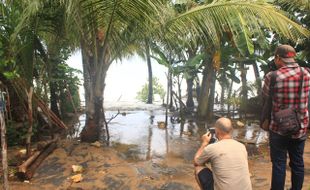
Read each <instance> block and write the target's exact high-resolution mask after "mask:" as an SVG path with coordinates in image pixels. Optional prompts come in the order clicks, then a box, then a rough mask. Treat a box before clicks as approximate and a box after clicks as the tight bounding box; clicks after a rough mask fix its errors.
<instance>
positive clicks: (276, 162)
mask: <svg viewBox="0 0 310 190" xmlns="http://www.w3.org/2000/svg"><path fill="white" fill-rule="evenodd" d="M269 144H270V157H271V162H272V180H271V189H272V190H283V189H284V184H285V171H286V160H287V153H288V155H289V158H290V162H289V166H290V168H291V174H292V175H291V176H292V177H291V182H292V190H300V189H302V185H303V182H304V159H303V153H304V148H305V140H299V139H291V138H289V137H283V136H281V135H278V134H276V133H273V132H270V135H269Z"/></svg>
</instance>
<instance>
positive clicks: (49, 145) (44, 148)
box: [17, 138, 58, 180]
mask: <svg viewBox="0 0 310 190" xmlns="http://www.w3.org/2000/svg"><path fill="white" fill-rule="evenodd" d="M57 140H58V138H55V139H53V140H51V141H47V142H43V143H41V144H40V145H38V146H39V148H40V149H41V150H37V151H36V152H34V154H33V155H32V156H30V157H29V158H28V159H27V160H26V161H25V162H24V163H23V164H21V165H20V166H19V167H18V172H17V176H18V177H19V179H21V180H25V179H28V180H29V179H31V178H32V177H33V175H34V173H35V170H36V169H37V168H38V167H39V166H40V164H41V163H42V162H43V160H44V159H45V158H46V157H47V156H48V155H49V154H50V153H51V152H53V150H55V149H56V147H57ZM42 144H45V145H42Z"/></svg>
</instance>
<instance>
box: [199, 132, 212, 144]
mask: <svg viewBox="0 0 310 190" xmlns="http://www.w3.org/2000/svg"><path fill="white" fill-rule="evenodd" d="M211 138H212V134H211V133H210V131H209V132H207V133H206V134H204V135H202V137H201V141H202V144H201V146H203V147H205V146H207V145H208V144H209V142H210V140H211Z"/></svg>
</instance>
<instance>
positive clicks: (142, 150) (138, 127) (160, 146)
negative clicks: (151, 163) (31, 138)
mask: <svg viewBox="0 0 310 190" xmlns="http://www.w3.org/2000/svg"><path fill="white" fill-rule="evenodd" d="M115 114H117V112H116V111H107V112H106V117H107V120H108V119H109V118H110V117H112V116H113V115H115ZM79 120H80V122H79V123H78V124H76V125H75V126H74V129H72V131H71V130H70V131H71V132H69V133H70V135H69V136H70V137H71V138H77V137H78V135H79V134H80V132H81V130H82V128H83V126H84V125H85V115H81V116H80V118H79ZM164 120H165V112H164V111H163V110H153V111H152V110H151V111H150V110H144V111H128V112H126V114H120V115H118V116H117V117H116V118H115V119H113V120H112V121H111V122H110V123H109V131H110V145H111V146H113V147H114V148H115V149H116V150H117V151H119V152H120V154H122V155H121V156H123V157H124V158H126V159H128V160H133V161H135V160H149V159H156V158H164V157H167V156H169V155H173V156H174V157H180V158H183V159H185V160H188V161H191V160H192V157H193V155H194V153H195V152H196V150H197V148H198V147H199V144H200V137H201V135H202V134H204V133H205V131H206V130H205V128H206V127H211V126H210V125H205V124H202V125H201V124H200V127H198V125H197V124H196V123H195V122H189V121H186V122H185V123H183V124H181V123H173V122H171V121H169V122H168V126H167V129H160V128H159V127H158V122H163V121H164ZM233 137H234V138H235V139H237V140H240V141H241V142H244V143H245V144H246V145H247V148H248V149H250V152H255V150H254V149H256V148H257V147H258V146H259V145H260V144H263V143H266V141H267V133H266V132H265V131H262V130H260V128H259V126H258V125H254V124H251V125H246V126H245V127H244V128H238V129H235V130H234V131H233ZM252 149H253V150H252ZM250 155H251V154H250Z"/></svg>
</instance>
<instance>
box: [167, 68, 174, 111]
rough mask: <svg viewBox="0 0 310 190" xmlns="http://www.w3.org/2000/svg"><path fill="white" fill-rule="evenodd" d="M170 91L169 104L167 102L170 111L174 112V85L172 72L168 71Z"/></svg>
mask: <svg viewBox="0 0 310 190" xmlns="http://www.w3.org/2000/svg"><path fill="white" fill-rule="evenodd" d="M168 91H169V94H170V97H169V103H168V102H167V104H169V110H174V109H173V83H172V72H171V70H170V69H169V71H168Z"/></svg>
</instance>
